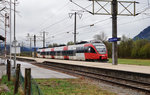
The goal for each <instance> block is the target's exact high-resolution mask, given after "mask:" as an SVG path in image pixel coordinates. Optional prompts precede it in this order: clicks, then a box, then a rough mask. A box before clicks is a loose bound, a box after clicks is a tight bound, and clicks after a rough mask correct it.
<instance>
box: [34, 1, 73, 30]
mask: <svg viewBox="0 0 150 95" xmlns="http://www.w3.org/2000/svg"><path fill="white" fill-rule="evenodd" d="M69 3H70V2H69V1H68V2H67V3H65V4H64V5H63V6H62V7H60V8H59V9H58V10H59V12H58V13H59V14H60V13H61V11H62V10H63V9H64V8H65V7H67V5H69ZM53 16H54V15H53ZM53 16H48V17H47V18H46V19H45V20H44V21H42V23H41V24H39V25H38V27H36V28H34V29H32V30H35V29H37V28H39V26H42V25H44V24H45V23H46V22H47V21H48V20H49V18H51V17H53Z"/></svg>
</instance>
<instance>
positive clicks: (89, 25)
mask: <svg viewBox="0 0 150 95" xmlns="http://www.w3.org/2000/svg"><path fill="white" fill-rule="evenodd" d="M109 19H110V18H107V19H104V20H100V21H96V22H95V23H92V24H88V25H84V26H81V27H78V28H77V30H79V29H83V28H86V27H91V26H93V25H95V24H98V23H100V22H104V21H107V20H109ZM72 31H73V29H71V30H69V31H65V32H61V33H56V34H55V35H53V36H56V35H58V34H59V35H60V34H63V33H70V32H72ZM48 38H50V37H48Z"/></svg>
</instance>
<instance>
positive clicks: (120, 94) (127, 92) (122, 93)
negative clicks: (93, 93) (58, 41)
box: [88, 79, 150, 95]
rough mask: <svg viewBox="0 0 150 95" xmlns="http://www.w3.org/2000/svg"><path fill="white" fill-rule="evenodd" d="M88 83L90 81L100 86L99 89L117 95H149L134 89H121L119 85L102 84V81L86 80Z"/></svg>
mask: <svg viewBox="0 0 150 95" xmlns="http://www.w3.org/2000/svg"><path fill="white" fill-rule="evenodd" d="M88 81H91V82H92V83H93V84H96V85H97V86H100V88H102V89H104V90H107V91H110V92H114V93H116V94H117V95H150V94H147V93H144V92H139V91H136V90H134V89H129V88H126V87H122V86H119V85H114V84H111V83H106V82H103V81H93V80H89V79H88Z"/></svg>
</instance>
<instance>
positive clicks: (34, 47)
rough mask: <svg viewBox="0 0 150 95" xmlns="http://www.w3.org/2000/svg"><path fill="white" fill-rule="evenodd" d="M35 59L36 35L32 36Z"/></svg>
mask: <svg viewBox="0 0 150 95" xmlns="http://www.w3.org/2000/svg"><path fill="white" fill-rule="evenodd" d="M35 57H36V35H34V58H35Z"/></svg>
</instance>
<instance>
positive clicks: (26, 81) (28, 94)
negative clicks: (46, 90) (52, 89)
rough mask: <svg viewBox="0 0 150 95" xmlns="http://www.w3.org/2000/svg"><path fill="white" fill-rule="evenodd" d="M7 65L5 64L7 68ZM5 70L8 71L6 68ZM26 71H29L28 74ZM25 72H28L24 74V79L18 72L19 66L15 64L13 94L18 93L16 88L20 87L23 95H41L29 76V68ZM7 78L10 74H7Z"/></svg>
mask: <svg viewBox="0 0 150 95" xmlns="http://www.w3.org/2000/svg"><path fill="white" fill-rule="evenodd" d="M9 63H10V62H9V61H8V64H9ZM8 64H7V67H8V66H9V65H8ZM7 70H9V69H8V68H7ZM28 70H30V72H28ZM18 71H19V72H18ZM25 72H28V73H27V74H25V77H23V75H22V73H21V71H20V66H19V64H17V68H16V70H15V73H14V78H15V87H14V94H16V93H17V92H18V87H19V85H20V87H21V88H22V90H23V91H24V93H25V95H43V94H42V92H41V90H40V88H39V86H38V84H37V83H36V81H35V80H34V79H33V78H32V76H31V69H30V68H28V69H25ZM7 76H10V73H7Z"/></svg>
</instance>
